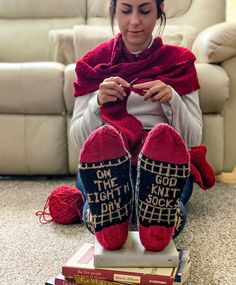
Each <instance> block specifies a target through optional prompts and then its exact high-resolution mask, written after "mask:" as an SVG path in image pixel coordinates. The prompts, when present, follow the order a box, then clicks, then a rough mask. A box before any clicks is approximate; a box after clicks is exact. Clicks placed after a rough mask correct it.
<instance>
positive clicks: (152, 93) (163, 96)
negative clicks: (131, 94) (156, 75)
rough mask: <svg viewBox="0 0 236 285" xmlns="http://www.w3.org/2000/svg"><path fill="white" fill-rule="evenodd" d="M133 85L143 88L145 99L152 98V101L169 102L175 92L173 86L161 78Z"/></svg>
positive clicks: (135, 87) (136, 87)
mask: <svg viewBox="0 0 236 285" xmlns="http://www.w3.org/2000/svg"><path fill="white" fill-rule="evenodd" d="M132 87H133V88H134V89H142V90H143V92H144V101H147V100H149V99H151V100H152V102H159V103H167V102H169V101H170V99H171V98H172V94H173V93H172V89H171V87H170V86H169V85H166V84H165V83H164V82H162V81H160V80H155V81H149V82H145V83H140V84H134V85H133V86H132Z"/></svg>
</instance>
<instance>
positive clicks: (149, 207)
mask: <svg viewBox="0 0 236 285" xmlns="http://www.w3.org/2000/svg"><path fill="white" fill-rule="evenodd" d="M188 176H189V154H188V150H187V148H186V146H185V144H184V142H183V140H182V138H181V137H180V136H179V134H178V133H177V132H176V131H175V130H174V129H173V128H171V127H170V126H169V125H167V124H159V125H157V126H156V127H154V128H153V129H152V130H151V131H150V133H149V134H148V137H147V139H146V141H145V143H144V146H143V149H142V151H141V154H140V156H139V160H138V177H137V184H136V191H137V192H138V201H137V203H138V219H139V235H140V240H141V242H142V244H143V246H144V247H145V248H146V249H147V250H153V251H161V250H163V249H164V248H165V247H166V246H167V245H168V244H169V242H170V240H171V238H172V237H173V234H174V229H175V222H176V217H177V211H178V209H179V202H180V198H181V195H182V191H183V187H184V185H185V182H186V179H187V177H188Z"/></svg>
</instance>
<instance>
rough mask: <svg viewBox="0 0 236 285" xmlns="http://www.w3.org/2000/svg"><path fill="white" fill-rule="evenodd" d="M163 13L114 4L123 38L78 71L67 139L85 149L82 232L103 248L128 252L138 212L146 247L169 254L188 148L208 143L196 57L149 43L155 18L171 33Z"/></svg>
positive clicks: (134, 1) (155, 6)
mask: <svg viewBox="0 0 236 285" xmlns="http://www.w3.org/2000/svg"><path fill="white" fill-rule="evenodd" d="M163 7H164V0H117V1H114V0H111V1H110V17H111V23H112V28H113V23H114V18H116V21H117V24H118V26H119V30H120V33H119V34H118V35H117V36H115V38H114V39H112V40H110V41H108V42H106V43H102V44H100V45H99V46H98V47H96V48H95V49H93V50H92V51H90V52H89V53H87V54H86V55H85V56H84V57H83V58H82V59H81V60H79V61H78V62H77V65H76V74H77V80H76V81H75V82H74V95H75V97H76V98H75V107H74V113H73V118H72V122H71V128H70V137H71V141H72V143H73V144H74V145H75V146H76V147H77V148H78V149H81V148H82V150H81V153H80V163H79V178H81V179H82V183H83V185H81V186H80V188H84V191H85V193H86V198H87V203H86V204H85V208H84V219H85V223H86V224H87V226H88V227H89V225H90V223H89V220H90V217H91V218H92V223H91V225H92V227H93V229H94V232H95V235H96V238H97V239H98V241H99V242H100V243H101V244H102V246H104V247H105V248H107V249H117V248H120V247H121V246H122V245H123V244H124V243H125V241H126V238H127V234H128V227H129V223H130V217H131V212H132V207H133V208H136V207H137V218H138V226H139V235H140V240H141V242H142V244H143V246H144V247H145V248H146V249H149V250H155V251H159V250H162V249H163V248H165V247H166V246H167V244H168V243H169V241H170V239H171V238H172V237H173V234H174V228H175V222H176V217H177V212H178V208H179V203H180V198H181V195H182V192H183V188H184V185H185V183H186V180H187V178H188V176H189V152H188V149H187V148H191V147H194V146H197V145H199V144H200V143H201V139H202V115H201V110H200V107H199V98H198V89H199V84H198V80H197V75H196V70H195V67H194V60H195V57H194V55H193V54H192V53H191V52H190V51H188V50H187V49H185V48H182V47H175V46H168V45H163V43H162V40H161V38H160V37H156V38H153V36H152V33H153V30H154V27H155V25H156V21H157V19H158V20H160V22H161V24H160V28H163V26H164V25H165V22H166V18H165V13H164V11H163ZM130 165H132V167H131V170H130ZM137 165H138V167H137ZM136 177H137V182H136ZM134 184H136V186H135V185H134ZM135 187H136V191H134V188H135ZM82 191H83V190H82ZM134 192H136V193H134ZM134 197H135V199H134ZM88 204H89V210H88Z"/></svg>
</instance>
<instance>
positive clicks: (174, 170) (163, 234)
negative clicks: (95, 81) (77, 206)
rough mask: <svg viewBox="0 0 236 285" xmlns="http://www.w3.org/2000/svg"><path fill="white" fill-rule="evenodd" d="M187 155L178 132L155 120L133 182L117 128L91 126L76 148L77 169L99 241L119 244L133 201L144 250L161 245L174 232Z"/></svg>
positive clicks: (125, 232)
mask: <svg viewBox="0 0 236 285" xmlns="http://www.w3.org/2000/svg"><path fill="white" fill-rule="evenodd" d="M189 160H190V158H189V152H188V150H187V148H186V146H185V143H184V142H183V140H182V138H181V137H180V135H179V134H178V133H177V132H176V131H175V130H174V129H173V128H172V127H170V126H169V125H168V124H158V125H157V126H155V127H154V128H153V129H152V130H151V131H150V132H149V133H148V136H147V138H146V140H145V142H144V145H143V147H142V150H141V152H140V155H139V158H138V166H137V182H136V185H132V182H131V181H132V179H131V157H130V154H129V153H128V151H127V150H126V148H125V145H124V142H123V140H122V137H121V136H120V134H119V133H118V132H117V131H116V130H115V129H114V127H112V126H103V127H101V128H99V129H97V130H95V131H94V132H93V133H92V134H91V135H90V136H89V137H88V139H87V140H86V141H85V143H84V145H83V149H82V150H81V153H80V165H79V173H80V176H81V179H82V182H83V185H84V188H85V192H86V195H87V199H88V203H89V208H90V211H91V215H92V222H93V224H94V228H95V236H96V238H97V240H98V241H99V243H100V244H101V245H102V246H103V247H104V248H105V249H109V250H112V249H119V248H121V247H122V245H123V244H124V243H125V242H126V239H127V236H128V230H129V223H130V217H131V212H132V207H134V206H137V218H138V227H139V236H140V241H141V243H142V244H143V246H144V247H145V248H146V249H147V250H153V251H161V250H162V249H164V248H165V247H166V246H167V245H168V244H169V242H170V240H171V239H172V237H173V234H174V229H175V222H176V218H177V211H178V208H179V202H180V198H181V194H182V191H183V187H184V185H185V182H186V179H187V178H188V176H189V173H190V169H189ZM133 187H136V189H135V192H136V194H137V197H136V199H135V201H134V197H133V193H134V190H133Z"/></svg>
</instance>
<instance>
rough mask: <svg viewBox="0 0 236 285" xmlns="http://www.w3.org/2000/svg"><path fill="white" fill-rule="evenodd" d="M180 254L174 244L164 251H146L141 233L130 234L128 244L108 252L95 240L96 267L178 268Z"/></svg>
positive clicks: (171, 243)
mask: <svg viewBox="0 0 236 285" xmlns="http://www.w3.org/2000/svg"><path fill="white" fill-rule="evenodd" d="M178 265H179V253H178V251H177V248H176V246H175V244H174V242H173V240H171V241H170V243H169V244H168V246H167V247H166V248H165V249H163V250H162V251H159V252H155V251H149V250H146V249H145V248H144V247H143V245H142V243H141V242H140V238H139V232H137V231H133V232H129V234H128V238H127V241H126V243H125V244H124V245H123V246H122V248H121V249H119V250H106V249H104V248H103V247H102V246H101V245H100V243H99V242H98V241H97V240H96V238H95V250H94V266H95V267H178Z"/></svg>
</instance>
